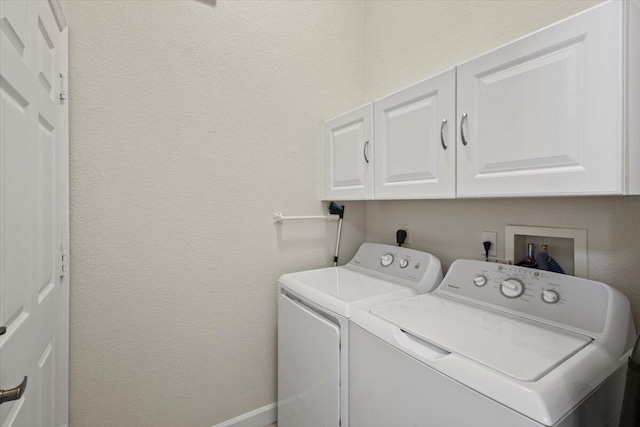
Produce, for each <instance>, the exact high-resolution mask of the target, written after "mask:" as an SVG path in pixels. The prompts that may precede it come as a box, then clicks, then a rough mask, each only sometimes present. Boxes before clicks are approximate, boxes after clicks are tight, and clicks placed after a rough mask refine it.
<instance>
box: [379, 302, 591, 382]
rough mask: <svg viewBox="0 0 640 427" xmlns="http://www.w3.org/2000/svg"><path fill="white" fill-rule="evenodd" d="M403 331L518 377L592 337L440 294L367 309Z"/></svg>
mask: <svg viewBox="0 0 640 427" xmlns="http://www.w3.org/2000/svg"><path fill="white" fill-rule="evenodd" d="M371 313H373V314H375V315H377V316H378V317H381V318H383V319H385V320H387V321H388V322H391V323H393V324H395V325H397V326H398V327H399V328H400V329H402V330H404V331H405V332H407V333H409V334H411V335H414V336H416V337H417V338H420V339H422V340H424V341H427V342H429V343H432V344H434V345H436V346H438V347H441V348H443V349H445V350H447V351H450V352H452V353H457V354H460V355H462V356H465V357H467V358H469V359H472V360H474V361H476V362H478V363H482V364H483V365H486V366H488V367H490V368H493V369H495V370H497V371H499V372H502V373H504V374H506V375H509V376H511V377H513V378H516V379H518V380H522V381H536V380H538V379H540V378H542V377H543V376H544V375H546V374H547V373H548V372H550V371H551V370H552V369H554V368H555V367H556V366H558V365H560V364H561V363H562V362H564V361H565V360H567V359H568V358H569V357H571V356H572V355H574V354H575V353H576V352H578V351H579V350H581V349H582V348H584V347H585V346H586V345H587V344H589V343H590V342H591V341H592V339H591V338H589V337H587V336H584V335H579V334H575V333H572V332H568V331H565V330H562V329H558V328H554V327H552V326H548V325H545V324H543V323H539V322H535V321H532V320H528V319H525V318H522V317H518V316H512V315H509V314H506V313H501V312H498V311H494V310H491V309H488V308H485V307H481V306H479V305H475V304H471V303H465V302H462V301H458V300H456V299H453V298H450V297H446V296H442V295H419V296H416V297H413V298H409V299H406V300H403V301H397V302H394V303H391V304H387V305H384V306H381V307H376V308H374V309H372V310H371Z"/></svg>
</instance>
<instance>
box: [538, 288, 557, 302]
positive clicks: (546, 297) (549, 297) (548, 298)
mask: <svg viewBox="0 0 640 427" xmlns="http://www.w3.org/2000/svg"><path fill="white" fill-rule="evenodd" d="M559 300H560V295H558V293H557V292H556V291H551V290H548V289H547V290H544V291H542V301H544V302H548V303H549V304H555V303H557V302H558V301H559Z"/></svg>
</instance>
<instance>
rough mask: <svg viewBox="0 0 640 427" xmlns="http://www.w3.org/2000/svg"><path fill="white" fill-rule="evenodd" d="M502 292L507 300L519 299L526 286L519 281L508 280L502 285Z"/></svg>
mask: <svg viewBox="0 0 640 427" xmlns="http://www.w3.org/2000/svg"><path fill="white" fill-rule="evenodd" d="M500 292H502V295H504V296H505V297H507V298H517V297H519V296H520V295H522V293H523V292H524V284H523V283H522V282H521V281H520V280H518V279H514V278H511V279H506V280H504V281H503V282H502V284H501V285H500Z"/></svg>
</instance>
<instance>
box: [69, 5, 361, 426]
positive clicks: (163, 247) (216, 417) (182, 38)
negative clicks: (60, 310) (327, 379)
mask: <svg viewBox="0 0 640 427" xmlns="http://www.w3.org/2000/svg"><path fill="white" fill-rule="evenodd" d="M63 7H64V10H65V13H66V15H67V18H68V21H69V24H70V52H71V58H70V75H71V79H70V94H71V95H70V96H71V102H70V108H71V141H70V142H71V250H72V271H71V423H72V425H73V426H75V427H84V426H91V427H99V426H114V425H119V426H211V425H213V424H216V423H218V422H221V421H223V420H226V419H229V418H232V417H235V416H237V415H240V414H243V413H246V412H248V411H251V410H253V409H256V408H258V407H261V406H263V405H267V404H269V403H272V402H274V401H275V398H276V396H275V386H276V384H275V381H276V373H275V366H276V280H277V278H278V277H279V276H280V275H281V274H282V273H284V272H288V271H294V270H302V269H309V268H315V267H322V266H326V265H329V261H330V259H331V254H332V251H333V245H334V239H335V232H336V225H335V223H331V224H325V223H317V222H308V223H305V224H302V223H287V224H284V225H282V226H281V227H277V226H274V224H273V221H272V216H273V212H276V211H283V212H284V213H285V214H288V215H305V214H306V215H308V214H320V213H321V212H322V205H321V203H320V201H319V200H320V198H321V197H322V182H323V181H322V176H323V173H322V162H323V158H322V157H323V156H322V146H321V144H320V141H321V127H322V123H323V122H324V120H325V119H326V118H328V117H331V116H333V115H335V114H338V113H340V112H342V111H346V110H347V109H349V108H352V107H353V106H355V105H358V104H360V103H362V102H363V101H364V80H363V79H362V77H361V76H362V71H363V67H364V51H365V49H364V40H365V38H364V37H365V29H364V4H363V3H360V2H289V1H283V2H275V1H271V2H231V1H224V0H222V1H218V2H215V3H214V2H211V1H202V2H198V1H184V2H176V1H172V2H169V1H163V2H153V1H151V2H144V1H129V2H118V1H93V0H92V1H86V2H76V1H68V2H64V4H63ZM346 215H347V224H346V225H345V229H344V238H345V246H343V252H342V253H343V259H344V260H346V259H348V258H349V257H351V256H352V255H353V253H354V251H355V249H356V246H357V245H358V244H359V243H360V242H362V241H363V240H364V234H365V230H364V227H365V205H364V203H362V204H357V203H351V204H348V206H347V212H346Z"/></svg>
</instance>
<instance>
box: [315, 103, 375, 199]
mask: <svg viewBox="0 0 640 427" xmlns="http://www.w3.org/2000/svg"><path fill="white" fill-rule="evenodd" d="M324 129H325V131H324V132H325V168H326V170H325V197H326V198H327V199H331V200H363V199H365V200H368V199H373V156H374V152H373V103H369V104H367V105H363V106H362V107H360V108H357V109H355V110H352V111H349V112H348V113H345V114H342V115H341V116H338V117H335V118H333V119H331V120H329V121H327V122H326V123H325V126H324Z"/></svg>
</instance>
